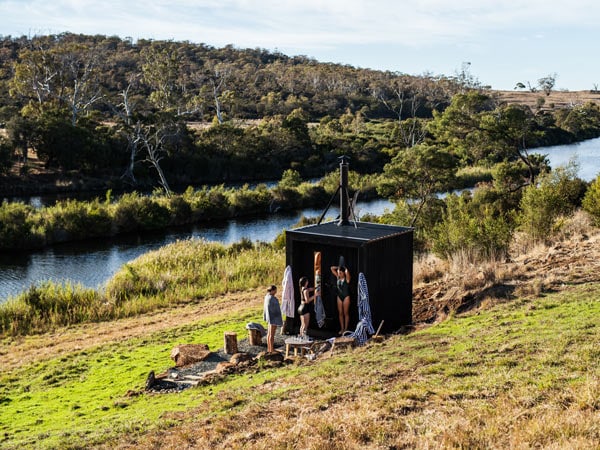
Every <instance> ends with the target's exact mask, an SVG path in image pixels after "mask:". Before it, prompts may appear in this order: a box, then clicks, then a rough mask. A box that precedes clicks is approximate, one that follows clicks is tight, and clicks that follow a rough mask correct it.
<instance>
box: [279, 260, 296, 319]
mask: <svg viewBox="0 0 600 450" xmlns="http://www.w3.org/2000/svg"><path fill="white" fill-rule="evenodd" d="M281 287H282V289H281V312H282V313H283V314H284V315H285V316H286V317H294V315H295V314H296V302H295V301H294V280H293V278H292V268H291V267H290V266H287V267H286V268H285V271H284V272H283V281H282V282H281Z"/></svg>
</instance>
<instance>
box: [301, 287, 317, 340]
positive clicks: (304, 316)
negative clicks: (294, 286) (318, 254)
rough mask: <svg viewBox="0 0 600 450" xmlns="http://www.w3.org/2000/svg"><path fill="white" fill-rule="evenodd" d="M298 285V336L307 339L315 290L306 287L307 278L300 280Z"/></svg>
mask: <svg viewBox="0 0 600 450" xmlns="http://www.w3.org/2000/svg"><path fill="white" fill-rule="evenodd" d="M298 284H299V285H300V295H301V301H300V307H299V308H298V312H299V313H300V336H301V337H307V335H306V333H307V331H308V326H309V324H310V314H311V313H312V312H313V311H314V309H315V307H314V305H315V288H311V287H308V284H309V281H308V277H302V278H300V281H299V283H298Z"/></svg>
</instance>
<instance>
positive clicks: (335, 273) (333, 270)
mask: <svg viewBox="0 0 600 450" xmlns="http://www.w3.org/2000/svg"><path fill="white" fill-rule="evenodd" d="M337 270H338V266H331V273H332V274H334V275H335V276H336V277H337Z"/></svg>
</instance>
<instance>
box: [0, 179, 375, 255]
mask: <svg viewBox="0 0 600 450" xmlns="http://www.w3.org/2000/svg"><path fill="white" fill-rule="evenodd" d="M338 180H339V174H338V173H335V172H334V173H331V174H328V175H327V176H325V177H324V178H323V179H321V180H319V181H318V182H303V181H302V180H301V178H300V177H299V174H298V172H296V171H294V170H291V169H289V170H287V171H286V172H284V174H283V177H282V179H281V180H280V182H279V183H278V184H277V185H275V186H274V187H272V188H268V187H267V186H266V185H265V184H261V185H258V186H257V187H255V188H250V187H249V186H248V185H244V186H241V187H229V188H226V187H225V186H223V185H220V186H212V187H203V188H201V189H193V188H191V187H190V188H188V189H187V190H186V191H185V192H183V193H182V194H173V193H172V194H169V195H166V194H164V193H162V192H160V191H158V192H155V193H153V194H152V195H142V194H139V193H137V192H132V193H126V194H123V195H121V196H120V197H118V198H113V197H112V193H111V192H110V191H109V192H107V194H106V196H105V198H103V199H100V198H96V199H94V200H91V201H80V200H61V201H57V202H56V203H55V204H54V205H51V206H46V207H41V208H36V207H33V206H31V205H27V204H25V203H23V202H3V203H2V204H0V249H3V250H7V249H13V250H17V249H32V248H41V247H44V246H47V245H52V244H56V243H60V242H66V241H73V240H81V239H90V238H106V237H111V236H116V235H119V234H125V233H132V232H143V231H149V230H159V229H165V228H167V227H172V226H178V225H186V224H192V223H200V222H211V221H219V220H226V219H230V218H234V217H241V216H249V215H266V214H270V213H271V214H272V213H274V212H277V211H291V210H295V209H300V208H306V207H310V206H317V205H324V204H326V203H327V201H328V200H329V199H330V198H331V196H332V195H333V194H334V193H335V191H336V189H337V186H338ZM375 180H376V178H375V177H374V176H368V175H364V176H361V175H359V174H357V173H356V172H351V173H350V175H349V183H350V186H351V187H352V188H353V189H355V190H360V192H361V194H362V198H372V197H373V196H376V195H377V194H376V181H375Z"/></svg>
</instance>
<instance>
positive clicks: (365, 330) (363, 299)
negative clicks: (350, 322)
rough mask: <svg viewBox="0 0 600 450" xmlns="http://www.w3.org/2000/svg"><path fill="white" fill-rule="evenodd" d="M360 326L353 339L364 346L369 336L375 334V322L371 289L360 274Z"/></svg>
mask: <svg viewBox="0 0 600 450" xmlns="http://www.w3.org/2000/svg"><path fill="white" fill-rule="evenodd" d="M358 319H359V321H358V324H357V325H356V330H354V332H353V333H352V337H354V338H355V339H356V342H357V343H358V345H364V343H365V342H367V340H368V339H369V334H375V330H374V329H373V322H372V320H371V306H370V305H369V289H368V287H367V279H366V278H365V275H364V274H363V273H362V272H360V273H359V274H358Z"/></svg>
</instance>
